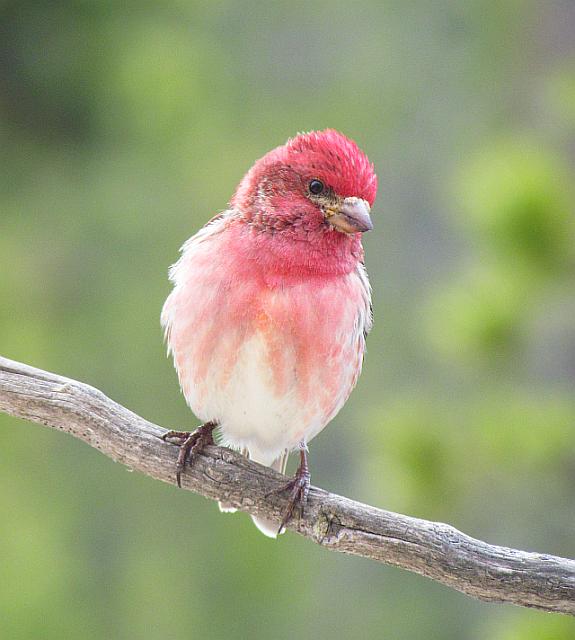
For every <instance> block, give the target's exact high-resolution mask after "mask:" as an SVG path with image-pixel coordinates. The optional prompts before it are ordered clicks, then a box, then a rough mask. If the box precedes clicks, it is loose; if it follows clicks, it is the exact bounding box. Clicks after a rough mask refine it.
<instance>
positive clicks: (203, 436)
mask: <svg viewBox="0 0 575 640" xmlns="http://www.w3.org/2000/svg"><path fill="white" fill-rule="evenodd" d="M216 426H217V424H216V423H215V422H206V423H205V424H203V425H201V426H200V427H198V428H197V429H196V430H195V431H167V432H166V433H164V434H163V435H162V440H164V442H169V441H170V440H175V441H176V442H175V444H177V445H178V446H179V447H180V451H179V453H178V460H177V462H176V481H177V483H178V487H180V488H181V487H182V472H183V471H184V468H185V466H186V462H190V461H191V458H192V456H193V455H194V454H196V453H199V452H200V451H201V450H202V449H203V448H204V447H205V446H206V445H209V444H214V437H213V435H212V432H213V430H214V429H215V428H216Z"/></svg>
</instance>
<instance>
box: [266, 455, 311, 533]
mask: <svg viewBox="0 0 575 640" xmlns="http://www.w3.org/2000/svg"><path fill="white" fill-rule="evenodd" d="M299 455H300V462H299V467H298V468H297V471H296V472H295V475H294V477H293V478H292V479H291V480H290V481H289V482H288V483H287V484H285V485H284V486H283V487H281V488H280V489H278V491H274V493H281V492H283V491H288V490H289V491H290V497H289V502H288V506H287V508H286V510H285V511H284V515H283V518H282V522H281V524H280V528H279V529H278V534H279V533H281V532H282V530H283V529H284V527H285V526H286V524H287V523H288V522H289V520H290V518H291V517H292V516H293V514H294V511H295V509H296V507H299V513H300V518H301V517H302V516H303V510H304V508H305V505H306V502H307V496H308V493H309V487H310V478H311V476H310V473H309V465H308V459H307V449H306V448H305V447H302V448H301V449H300V451H299Z"/></svg>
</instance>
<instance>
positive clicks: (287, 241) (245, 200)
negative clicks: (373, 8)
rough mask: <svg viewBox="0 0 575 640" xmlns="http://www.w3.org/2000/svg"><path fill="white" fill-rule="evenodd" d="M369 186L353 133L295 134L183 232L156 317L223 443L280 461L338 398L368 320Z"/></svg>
mask: <svg viewBox="0 0 575 640" xmlns="http://www.w3.org/2000/svg"><path fill="white" fill-rule="evenodd" d="M376 190H377V178H376V176H375V173H374V170H373V166H372V165H371V163H370V162H369V160H368V159H367V157H366V155H365V154H364V153H363V152H362V151H361V150H360V149H359V148H358V147H357V145H356V144H355V143H354V142H352V141H351V140H349V139H348V138H346V137H345V136H343V135H342V134H341V133H338V132H337V131H334V130H326V131H321V132H312V133H307V134H301V135H298V136H297V137H295V138H293V139H291V140H289V141H288V142H287V143H286V144H285V145H283V146H281V147H278V148H276V149H274V150H272V151H270V152H269V153H268V154H266V155H265V156H264V157H263V158H261V159H260V160H258V161H257V162H256V163H255V164H254V165H253V167H252V168H251V169H250V170H249V171H248V173H247V174H246V176H245V177H244V178H243V180H242V181H241V182H240V184H239V186H238V188H237V190H236V193H235V194H234V196H233V198H232V200H231V203H230V208H229V209H228V210H227V211H226V212H224V213H222V214H220V215H219V216H216V217H215V218H214V219H213V220H211V221H210V222H209V223H208V224H207V225H206V226H205V227H204V228H203V229H201V230H200V231H199V232H198V233H197V234H196V235H195V236H193V237H192V238H190V239H189V240H188V241H187V242H186V243H185V244H184V246H183V249H182V256H181V258H180V260H179V261H178V262H177V263H176V264H175V265H174V266H173V267H172V269H171V271H170V278H171V280H172V282H173V283H174V289H173V291H172V292H171V293H170V295H169V296H168V299H167V300H166V303H165V305H164V308H163V311H162V324H163V326H164V328H165V332H166V339H167V342H168V347H169V349H170V351H171V352H172V353H173V356H174V361H175V366H176V369H177V372H178V376H179V379H180V384H181V387H182V391H183V393H184V396H185V398H186V400H187V402H188V404H189V406H190V407H191V409H192V410H193V412H194V413H195V414H196V416H197V417H198V418H200V419H201V420H203V421H205V422H210V423H217V425H218V427H219V432H220V436H221V442H222V444H224V445H227V446H230V447H233V448H236V449H239V450H241V451H243V452H244V453H245V454H246V455H249V457H250V458H251V459H253V460H255V461H257V462H260V463H262V464H264V465H268V466H274V467H275V468H276V469H279V470H282V471H283V469H284V468H285V460H286V459H287V453H289V451H292V450H294V449H300V450H302V451H305V450H306V448H307V444H308V443H309V441H310V440H311V439H312V438H313V437H314V436H315V435H317V434H318V433H319V432H320V431H321V430H322V429H323V428H324V427H325V426H326V424H327V423H328V422H329V421H330V420H331V419H332V418H333V417H334V416H335V414H336V413H337V412H338V411H339V410H340V409H341V407H342V406H343V404H344V403H345V401H346V400H347V398H348V396H349V394H350V393H351V390H352V389H353V387H354V385H355V383H356V381H357V378H358V376H359V374H360V371H361V365H362V360H363V352H364V347H365V335H366V334H367V332H368V331H369V329H370V327H371V310H370V288H369V283H368V280H367V275H366V272H365V269H364V267H363V248H362V245H361V232H362V231H366V230H369V229H370V228H371V220H370V218H369V210H370V207H371V205H372V204H373V201H374V199H375V195H376ZM302 460H303V458H302ZM306 471H307V465H306ZM300 493H301V492H300ZM304 494H306V492H304ZM299 497H302V498H304V501H305V495H303V494H301V495H300V496H299ZM289 515H291V511H290V514H289ZM255 520H256V524H257V525H258V526H259V527H260V529H262V531H263V532H264V533H266V534H268V535H275V533H276V531H277V524H276V525H275V528H273V529H272V525H271V523H268V522H262V521H261V520H257V519H255ZM284 520H285V519H284Z"/></svg>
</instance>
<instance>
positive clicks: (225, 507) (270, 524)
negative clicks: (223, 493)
mask: <svg viewBox="0 0 575 640" xmlns="http://www.w3.org/2000/svg"><path fill="white" fill-rule="evenodd" d="M242 454H243V455H244V456H246V458H250V459H251V460H253V461H254V462H259V463H260V464H265V466H266V467H271V468H272V469H274V470H275V471H279V472H280V473H285V470H286V466H287V461H288V457H289V452H288V450H287V449H286V450H285V451H284V452H283V453H282V454H281V455H280V456H279V457H278V458H276V459H275V460H274V461H273V462H272V463H271V464H267V461H260V460H258V458H257V456H250V454H249V451H247V449H243V450H242ZM219 506H220V511H223V512H224V513H234V512H235V511H237V509H235V508H234V507H232V506H231V505H229V504H226V503H225V502H220V503H219ZM252 520H253V521H254V524H255V525H256V527H257V528H258V529H259V530H260V531H261V532H262V533H263V534H264V535H265V536H268V537H269V538H277V535H278V529H279V524H278V523H277V522H275V521H274V520H268V519H267V518H258V517H257V516H252Z"/></svg>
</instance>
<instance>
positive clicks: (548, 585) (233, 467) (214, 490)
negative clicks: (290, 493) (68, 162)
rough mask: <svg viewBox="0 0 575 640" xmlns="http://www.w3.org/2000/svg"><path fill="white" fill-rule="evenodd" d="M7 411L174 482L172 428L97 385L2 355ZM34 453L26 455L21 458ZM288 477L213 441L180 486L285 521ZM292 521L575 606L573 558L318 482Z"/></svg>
mask: <svg viewBox="0 0 575 640" xmlns="http://www.w3.org/2000/svg"><path fill="white" fill-rule="evenodd" d="M0 411H2V412H5V413H8V414H10V415H12V416H16V417H18V418H23V419H24V420H31V421H33V422H37V423H40V424H43V425H45V426H48V427H52V428H55V429H59V430H60V431H65V432H67V433H70V434H71V435H73V436H75V437H76V438H80V439H81V440H84V441H85V442H87V443H88V444H89V445H90V446H92V447H95V448H96V449H98V450H99V451H101V452H102V453H103V454H104V455H106V456H108V457H110V458H112V459H113V460H115V461H117V462H121V463H122V464H124V465H126V466H127V467H129V468H131V469H135V470H137V471H140V472H141V473H144V474H146V475H148V476H151V477H153V478H156V479H158V480H162V481H163V482H167V483H170V484H175V473H174V472H175V462H176V457H177V453H178V448H177V447H176V446H175V445H172V444H169V443H165V442H164V441H163V440H162V439H161V435H162V434H163V433H165V429H163V428H162V427H159V426H157V425H155V424H152V423H151V422H148V421H147V420H144V418H141V417H140V416H138V415H136V414H135V413H132V412H131V411H129V410H128V409H126V408H125V407H122V406H121V405H119V404H117V403H115V402H113V401H112V400H110V399H109V398H108V397H106V396H105V395H104V394H103V393H102V392H100V391H98V390H97V389H94V388H93V387H91V386H89V385H87V384H83V383H81V382H77V381H75V380H71V379H68V378H64V377H62V376H58V375H56V374H53V373H49V372H46V371H42V370H40V369H35V368H33V367H30V366H27V365H24V364H21V363H18V362H14V361H12V360H8V359H6V358H2V357H0ZM25 462H26V463H29V461H24V460H23V461H22V463H23V464H24V463H25ZM284 483H285V477H284V476H282V475H280V474H278V473H276V472H274V471H272V470H271V469H267V468H265V467H262V466H260V465H258V464H255V463H253V462H250V461H249V460H247V459H246V458H244V457H242V456H241V455H239V454H237V453H235V452H233V451H230V450H228V449H225V448H222V447H216V446H209V447H206V448H205V449H204V450H203V452H202V453H201V454H200V455H198V456H196V457H195V458H194V462H193V465H191V467H187V468H186V470H185V472H184V474H183V475H182V486H183V487H184V488H186V489H189V490H190V491H194V492H196V493H199V494H201V495H203V496H205V497H206V498H211V499H213V500H220V501H222V502H225V503H228V504H230V505H232V506H234V507H237V508H238V509H240V510H242V511H247V512H249V513H251V514H254V515H257V516H261V517H265V518H270V519H275V520H276V521H277V522H278V523H279V521H280V519H281V514H282V512H283V510H284V508H285V506H286V500H287V496H285V495H282V494H273V493H271V495H270V492H273V490H274V489H278V488H279V487H281V486H282V484H284ZM287 528H288V529H290V530H292V531H294V532H296V533H298V534H300V535H302V536H304V537H306V538H309V539H311V540H313V541H314V542H316V543H317V544H319V545H321V546H322V547H325V548H327V549H331V550H332V551H341V552H343V553H349V554H353V555H357V556H363V557H365V558H371V559H372V560H377V561H379V562H383V563H385V564H390V565H395V566H398V567H402V568H403V569H407V570H409V571H414V572H416V573H419V574H421V575H424V576H427V577H428V578H431V579H433V580H437V581H438V582H441V583H443V584H445V585H447V586H449V587H452V588H453V589H456V590H458V591H461V592H463V593H465V594H467V595H469V596H471V597H473V598H478V599H480V600H486V601H491V602H507V603H512V604H516V605H520V606H524V607H534V608H538V609H544V610H546V611H557V612H561V613H567V614H571V615H575V561H574V560H569V559H566V558H559V557H556V556H551V555H547V554H541V553H530V552H526V551H519V550H516V549H508V548H506V547H499V546H494V545H490V544H487V543H486V542H482V541H480V540H475V539H474V538H471V537H469V536H467V535H465V534H463V533H461V532H460V531H458V530H457V529H454V528H453V527H451V526H450V525H447V524H442V523H439V522H428V521H426V520H420V519H417V518H411V517H409V516H404V515H400V514H397V513H392V512H390V511H384V510H382V509H377V508H375V507H371V506H368V505H365V504H361V503H359V502H354V501H353V500H349V499H348V498H344V497H341V496H337V495H334V494H332V493H328V492H327V491H324V490H323V489H319V488H316V487H312V488H311V490H310V495H309V502H308V505H307V507H306V510H305V514H304V516H303V518H301V519H299V518H295V519H293V520H292V521H291V522H290V523H288V527H287Z"/></svg>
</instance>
